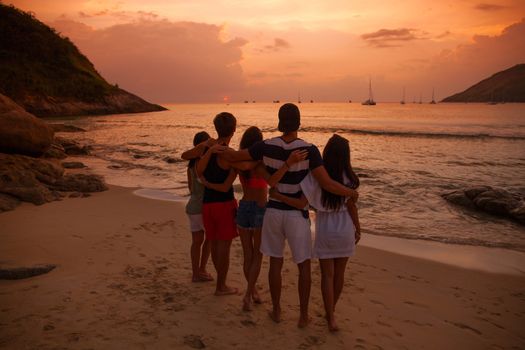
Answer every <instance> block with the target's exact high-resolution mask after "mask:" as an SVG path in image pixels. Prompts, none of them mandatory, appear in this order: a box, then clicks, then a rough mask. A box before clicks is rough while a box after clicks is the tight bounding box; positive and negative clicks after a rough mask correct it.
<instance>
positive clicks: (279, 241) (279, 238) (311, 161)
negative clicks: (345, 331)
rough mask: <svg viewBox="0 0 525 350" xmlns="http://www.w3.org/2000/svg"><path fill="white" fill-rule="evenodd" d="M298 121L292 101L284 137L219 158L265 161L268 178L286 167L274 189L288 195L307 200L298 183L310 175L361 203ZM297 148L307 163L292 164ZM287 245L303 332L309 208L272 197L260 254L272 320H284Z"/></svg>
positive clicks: (282, 115)
mask: <svg viewBox="0 0 525 350" xmlns="http://www.w3.org/2000/svg"><path fill="white" fill-rule="evenodd" d="M300 120H301V116H300V112H299V108H298V107H297V106H296V105H294V104H292V103H286V104H284V105H282V106H281V108H280V109H279V125H278V129H279V131H281V132H282V135H281V136H279V137H274V138H271V139H267V140H264V141H261V142H258V143H256V144H254V145H253V146H251V147H250V148H249V149H245V150H240V151H234V150H231V149H226V148H225V149H224V150H223V151H222V153H221V155H222V156H223V157H225V158H226V159H227V160H228V161H230V162H235V161H246V160H256V161H262V162H263V163H264V165H265V168H266V170H267V171H268V173H269V174H273V173H275V172H276V171H277V170H278V169H279V168H281V167H282V166H287V167H288V171H287V172H286V173H285V174H284V176H283V177H282V178H281V180H280V181H279V182H278V183H277V185H276V186H275V188H276V189H277V191H279V192H280V193H282V194H283V195H286V196H288V197H292V198H301V197H303V194H302V191H301V186H300V182H301V181H302V180H303V179H304V178H305V177H306V175H308V173H309V172H311V173H312V175H313V176H314V177H315V179H316V180H317V181H318V182H319V185H320V186H321V187H322V188H323V189H325V190H326V191H329V192H331V193H334V194H337V195H340V196H346V197H350V198H351V199H353V200H354V201H357V197H358V194H357V191H355V190H353V189H351V188H348V187H346V186H344V185H342V184H340V183H339V182H336V181H334V180H332V179H331V178H330V176H329V175H328V173H327V171H326V169H325V168H324V166H323V160H322V157H321V154H320V152H319V149H318V148H317V147H316V146H315V145H313V144H311V143H308V142H306V141H304V140H302V139H300V138H299V137H298V130H299V126H300ZM295 150H306V151H307V152H308V156H307V158H306V159H305V160H302V161H300V162H298V163H295V164H293V165H291V166H289V165H288V164H287V163H286V160H287V159H288V156H289V155H290V153H292V152H293V151H295ZM286 241H287V242H288V246H289V247H290V250H291V252H292V258H293V261H294V262H295V263H296V264H297V266H298V269H299V277H298V279H299V281H298V284H299V303H300V310H301V311H300V317H299V322H298V326H299V327H300V328H303V327H305V326H307V325H308V322H309V317H308V303H309V299H310V286H311V266H310V259H311V257H312V236H311V231H310V220H309V218H308V210H307V208H306V207H305V208H303V209H302V210H298V209H297V208H295V207H293V206H290V205H288V204H286V203H284V202H281V201H279V200H277V199H274V198H271V199H270V201H269V202H268V204H267V209H266V212H265V215H264V219H263V227H262V237H261V252H262V253H263V254H264V255H266V256H269V257H270V270H269V273H268V280H269V285H270V293H271V296H272V305H273V309H272V311H271V313H270V317H271V318H272V320H273V321H274V322H280V320H281V305H280V299H281V284H282V279H281V270H282V266H283V251H284V246H285V242H286Z"/></svg>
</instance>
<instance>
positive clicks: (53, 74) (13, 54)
mask: <svg viewBox="0 0 525 350" xmlns="http://www.w3.org/2000/svg"><path fill="white" fill-rule="evenodd" d="M0 67H1V68H0V93H3V94H4V95H7V96H10V97H12V98H13V99H14V100H18V99H20V98H23V97H24V96H26V95H45V96H50V97H60V98H62V97H74V98H78V99H81V100H83V101H87V102H90V101H99V100H100V99H101V98H102V97H103V96H104V95H105V94H107V93H108V92H111V91H112V90H115V89H116V88H115V87H113V86H112V85H110V84H108V83H107V82H106V81H105V80H104V79H103V78H102V77H101V76H100V74H99V73H98V72H97V71H96V70H95V67H93V64H92V63H91V62H90V61H89V60H88V59H87V58H86V57H85V56H84V55H83V54H82V53H80V51H79V50H78V49H77V48H76V46H75V45H74V44H73V43H72V42H71V41H70V40H69V39H68V38H64V37H61V36H60V35H58V33H57V32H56V31H55V30H54V29H52V28H50V27H48V26H47V25H45V24H44V23H42V22H40V21H38V20H37V19H35V18H34V17H33V16H32V15H31V14H29V13H26V12H23V11H20V10H18V9H16V8H14V7H12V6H6V5H2V4H0Z"/></svg>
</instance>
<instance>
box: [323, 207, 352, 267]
mask: <svg viewBox="0 0 525 350" xmlns="http://www.w3.org/2000/svg"><path fill="white" fill-rule="evenodd" d="M354 251H355V226H354V223H353V222H352V218H351V217H350V215H349V214H348V212H347V211H346V210H343V211H337V212H326V211H318V212H317V213H316V219H315V242H314V250H313V256H314V257H315V258H318V259H333V258H344V257H350V256H352V255H353V254H354Z"/></svg>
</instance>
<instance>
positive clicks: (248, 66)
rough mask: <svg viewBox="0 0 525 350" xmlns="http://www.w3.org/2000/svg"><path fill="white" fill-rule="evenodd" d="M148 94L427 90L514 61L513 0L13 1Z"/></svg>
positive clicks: (444, 92) (322, 97)
mask: <svg viewBox="0 0 525 350" xmlns="http://www.w3.org/2000/svg"><path fill="white" fill-rule="evenodd" d="M4 3H8V4H13V5H15V6H16V7H19V8H21V9H23V10H27V11H32V12H33V13H34V14H35V16H36V17H37V18H38V19H39V20H41V21H43V22H45V23H46V24H48V25H50V26H52V27H54V28H56V29H57V30H58V31H59V32H61V33H62V35H65V36H68V37H69V38H70V39H71V40H72V41H73V42H74V43H75V44H76V45H77V46H78V47H79V48H80V50H81V51H82V52H83V53H84V54H85V55H86V56H87V57H88V58H89V59H90V60H91V61H92V62H93V63H94V64H95V67H96V68H97V69H98V71H99V72H100V73H101V74H102V75H103V76H104V77H105V78H106V79H107V80H108V81H109V82H111V83H118V84H119V86H120V87H122V88H124V89H127V90H129V91H131V92H133V93H136V94H138V95H140V96H141V97H144V98H146V99H149V100H151V101H153V102H158V103H169V102H175V103H177V102H219V101H222V99H223V97H224V96H228V97H229V98H230V100H231V101H234V102H235V101H237V102H238V101H243V100H258V101H271V100H275V99H280V100H281V101H285V100H296V99H297V95H298V94H299V93H300V94H301V97H302V98H303V100H310V99H314V100H316V101H346V100H348V99H352V100H355V101H361V100H363V99H365V98H366V96H367V94H368V79H369V77H371V79H372V85H373V89H374V95H375V97H376V100H378V101H399V100H400V99H401V95H402V90H403V87H406V97H407V100H408V101H411V100H412V99H414V98H415V99H419V96H420V94H421V95H422V97H423V100H428V99H430V97H431V94H432V88H435V91H436V99H442V98H444V97H446V96H448V95H450V94H452V93H455V92H459V91H461V90H463V89H465V88H467V87H469V86H470V85H472V84H474V83H476V82H477V81H479V80H481V79H483V78H485V77H488V76H490V75H491V74H493V73H495V72H497V71H500V70H502V69H506V68H509V67H511V66H513V65H515V64H518V63H525V39H524V38H525V1H524V0H487V1H480V0H441V1H435V0H432V1H425V0H402V1H389V0H388V1H387V0H367V1H354V0H322V1H307V0H305V1H294V0H289V1H278V0H273V1H272V0H266V1H239V0H193V1H178V0H148V1H139V0H91V1H84V0H38V1H35V0H18V1H4Z"/></svg>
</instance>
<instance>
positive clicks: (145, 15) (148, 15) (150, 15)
mask: <svg viewBox="0 0 525 350" xmlns="http://www.w3.org/2000/svg"><path fill="white" fill-rule="evenodd" d="M102 16H107V17H114V18H117V19H120V20H133V19H136V20H147V19H151V20H154V19H158V18H159V15H158V14H156V13H154V12H151V11H148V12H146V11H116V10H110V9H105V10H100V11H96V12H92V13H87V12H84V11H79V12H78V17H79V18H81V19H83V18H93V17H102Z"/></svg>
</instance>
